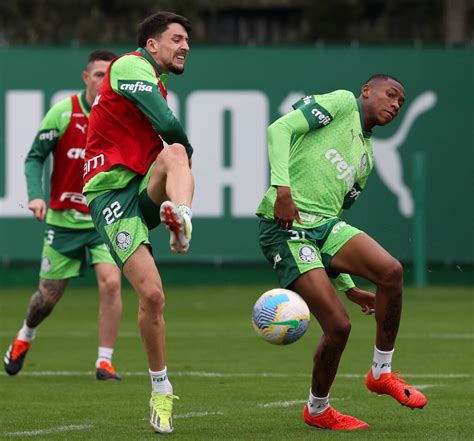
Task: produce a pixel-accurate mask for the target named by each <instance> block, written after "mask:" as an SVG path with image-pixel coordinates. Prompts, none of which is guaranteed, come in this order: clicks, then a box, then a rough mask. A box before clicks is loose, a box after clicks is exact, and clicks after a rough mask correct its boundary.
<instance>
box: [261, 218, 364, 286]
mask: <svg viewBox="0 0 474 441" xmlns="http://www.w3.org/2000/svg"><path fill="white" fill-rule="evenodd" d="M361 232H362V231H361V230H359V229H357V228H355V227H352V226H351V225H349V224H347V223H346V222H344V221H341V220H340V219H339V218H331V219H327V220H325V221H323V222H322V223H321V224H320V225H318V226H317V227H315V228H307V229H304V228H297V227H294V228H293V229H291V230H285V229H283V228H281V227H280V226H279V225H278V223H277V222H276V221H274V220H268V219H260V224H259V242H260V248H261V249H262V251H263V254H264V255H265V257H266V258H267V260H268V261H269V262H270V263H271V264H272V266H273V269H274V270H275V271H276V272H277V275H278V281H279V283H280V286H281V287H282V288H287V287H288V286H290V285H291V283H292V282H294V281H295V280H296V279H297V278H298V277H299V276H300V275H301V274H304V273H305V272H307V271H310V270H312V269H315V268H325V269H326V272H327V273H328V275H329V277H331V278H336V277H337V276H338V275H339V273H336V272H334V271H331V270H330V268H329V266H330V264H331V259H332V258H333V256H334V255H335V254H336V253H337V252H338V251H339V250H340V249H341V248H342V247H343V246H344V244H346V243H347V242H348V241H349V239H351V238H352V237H354V236H355V235H356V234H359V233H361Z"/></svg>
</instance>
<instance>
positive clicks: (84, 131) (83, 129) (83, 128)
mask: <svg viewBox="0 0 474 441" xmlns="http://www.w3.org/2000/svg"><path fill="white" fill-rule="evenodd" d="M86 128H87V124H84V125H82V126H81V125H80V124H79V123H76V129H79V130H80V131H81V132H82V133H84V134H85V133H86Z"/></svg>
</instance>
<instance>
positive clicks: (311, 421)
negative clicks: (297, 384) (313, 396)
mask: <svg viewBox="0 0 474 441" xmlns="http://www.w3.org/2000/svg"><path fill="white" fill-rule="evenodd" d="M303 419H304V422H305V423H306V424H308V425H309V426H313V427H317V428H318V429H331V430H364V429H368V428H369V425H368V424H367V423H364V422H363V421H361V420H358V419H357V418H354V417H351V416H349V415H344V414H342V413H339V412H338V411H337V410H336V409H334V407H331V406H329V407H328V408H327V409H326V410H325V411H324V412H323V413H321V414H316V415H312V414H311V411H310V409H309V408H308V404H305V406H304V409H303Z"/></svg>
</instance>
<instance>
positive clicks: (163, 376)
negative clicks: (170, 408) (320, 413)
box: [148, 366, 173, 394]
mask: <svg viewBox="0 0 474 441" xmlns="http://www.w3.org/2000/svg"><path fill="white" fill-rule="evenodd" d="M148 372H149V373H150V377H151V390H152V392H155V393H159V394H172V393H173V386H172V385H171V383H170V380H168V369H167V368H166V366H165V368H164V369H163V370H162V371H156V372H153V371H152V370H150V369H148Z"/></svg>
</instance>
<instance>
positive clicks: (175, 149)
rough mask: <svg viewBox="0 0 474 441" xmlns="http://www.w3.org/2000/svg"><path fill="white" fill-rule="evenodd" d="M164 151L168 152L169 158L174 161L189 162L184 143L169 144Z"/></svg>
mask: <svg viewBox="0 0 474 441" xmlns="http://www.w3.org/2000/svg"><path fill="white" fill-rule="evenodd" d="M163 153H166V156H167V159H172V160H173V161H179V160H182V161H186V163H187V162H188V155H187V154H186V149H185V148H184V145H183V144H179V143H175V144H171V145H169V146H168V147H167V148H166V149H164V150H163V152H162V153H161V154H163Z"/></svg>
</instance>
